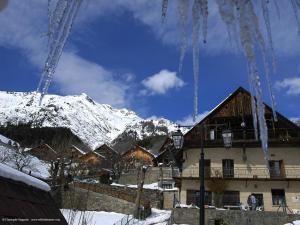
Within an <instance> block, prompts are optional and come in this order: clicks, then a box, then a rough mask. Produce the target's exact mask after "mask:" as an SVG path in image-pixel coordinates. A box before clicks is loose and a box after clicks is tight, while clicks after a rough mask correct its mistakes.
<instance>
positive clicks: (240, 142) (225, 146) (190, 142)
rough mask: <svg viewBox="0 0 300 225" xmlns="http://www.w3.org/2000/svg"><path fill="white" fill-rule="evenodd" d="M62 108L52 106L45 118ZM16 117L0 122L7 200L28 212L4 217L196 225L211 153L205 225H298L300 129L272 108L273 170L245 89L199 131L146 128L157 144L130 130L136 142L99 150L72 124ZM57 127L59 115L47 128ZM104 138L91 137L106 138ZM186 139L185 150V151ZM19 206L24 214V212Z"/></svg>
mask: <svg viewBox="0 0 300 225" xmlns="http://www.w3.org/2000/svg"><path fill="white" fill-rule="evenodd" d="M12 95H14V96H20V95H22V94H14V93H13V94H12ZM2 96H3V94H2ZM24 96H26V94H24ZM56 98H58V97H56ZM3 99H4V97H2V99H1V100H2V101H3ZM90 101H92V100H90ZM1 104H2V103H1ZM57 104H60V103H57V102H56V101H53V102H52V105H51V106H49V105H48V106H45V107H44V108H42V109H41V111H47V110H48V108H49V107H53V108H56V107H57ZM91 104H97V103H95V102H93V103H91ZM14 107H15V108H14ZM18 107H19V106H18V105H14V106H8V105H7V106H6V107H4V108H3V110H1V113H0V114H1V115H2V117H1V124H2V126H1V128H0V134H1V135H0V163H1V167H0V179H1V185H0V188H1V190H2V191H1V192H0V198H1V200H2V201H4V202H5V201H14V202H10V205H11V207H17V208H18V209H20V210H21V208H22V210H21V211H22V213H20V214H17V212H16V211H15V210H12V209H4V208H2V207H0V214H1V217H5V218H8V219H9V218H11V219H13V218H19V219H22V218H23V219H28V218H51V219H52V222H51V221H43V222H41V221H39V222H40V223H39V224H67V222H68V223H69V224H71V223H70V218H72V219H73V220H76V221H77V222H78V223H74V224H86V223H87V224H91V223H88V222H87V221H88V220H91V221H92V219H93V216H94V219H95V218H101V216H104V213H105V212H107V213H108V214H107V215H106V216H107V217H109V216H112V218H114V219H107V222H106V224H107V225H109V224H116V225H117V224H122V225H125V224H168V225H169V224H191V225H194V224H198V218H199V210H198V209H199V208H198V207H199V206H200V198H199V196H200V195H199V193H200V192H199V185H200V180H199V178H200V176H199V157H200V147H201V146H203V148H204V151H205V161H204V162H205V165H204V168H205V169H204V179H205V202H204V204H205V211H206V215H207V216H206V224H242V223H241V222H240V220H236V219H235V218H237V217H238V215H239V214H241V213H242V214H243V215H244V216H243V220H245V221H251V224H266V225H268V224H270V225H271V223H270V221H274V218H276V221H277V222H278V224H284V223H288V222H291V221H294V220H297V219H298V220H299V219H300V189H299V187H300V166H299V161H300V154H299V150H300V127H299V126H298V125H296V124H295V123H293V122H292V121H290V120H289V119H288V118H286V117H285V116H284V115H281V114H280V113H277V116H278V121H274V120H273V119H272V112H271V111H272V110H271V108H270V107H269V106H268V105H265V110H266V114H265V117H266V119H267V125H268V130H269V151H270V159H269V161H268V162H267V164H266V162H265V160H264V156H263V152H262V150H261V147H260V143H259V141H258V140H257V139H256V137H255V132H254V128H253V119H252V111H251V97H250V93H249V92H248V91H247V90H245V89H244V88H242V87H240V88H238V89H237V90H235V92H233V93H232V94H230V95H229V96H228V97H226V98H225V99H224V100H223V101H222V102H221V103H220V104H219V105H218V106H216V107H215V108H214V109H213V110H212V111H210V112H209V113H208V114H207V115H206V116H205V117H204V118H203V119H202V120H201V121H200V122H199V123H198V124H196V125H195V126H193V127H191V128H187V127H182V128H180V127H177V128H176V127H175V126H174V125H172V127H171V130H169V129H168V127H166V126H165V127H164V128H162V127H160V128H159V129H158V130H159V132H158V133H155V132H153V131H154V130H155V129H156V128H155V123H156V122H155V121H154V122H151V121H146V122H142V123H140V124H142V125H141V126H142V127H144V128H146V129H147V130H148V131H149V132H150V131H151V132H150V133H151V135H147V136H145V135H144V136H142V137H141V136H139V134H138V132H139V133H141V131H140V130H139V129H138V128H137V129H136V130H134V129H132V127H131V130H130V132H129V134H128V132H127V131H125V132H123V133H122V132H120V135H119V136H117V138H116V139H115V140H113V141H111V142H106V143H102V144H101V145H99V146H97V147H95V148H92V147H93V146H96V144H95V143H92V142H90V143H87V142H86V140H96V139H97V136H94V137H85V138H82V135H83V134H80V136H77V133H76V132H74V129H73V128H72V127H74V125H76V124H74V123H73V124H72V125H71V124H69V125H64V126H60V125H59V124H57V126H56V125H54V124H51V123H50V122H49V123H48V125H45V122H43V123H40V122H39V125H37V124H35V123H34V119H32V120H31V121H29V120H28V119H27V121H28V123H27V124H26V123H24V120H23V119H20V120H18V121H17V122H16V119H15V118H19V113H23V112H20V110H19V109H18ZM105 107H106V106H105ZM110 110H112V111H113V110H114V109H112V108H110ZM7 111H9V112H10V113H11V115H14V116H12V117H9V114H8V113H7ZM21 111H22V110H21ZM41 111H40V112H36V111H35V112H34V113H35V114H36V115H38V114H40V113H41ZM12 112H13V113H12ZM28 113H30V112H26V114H28ZM4 114H5V116H3V115H4ZM131 115H132V113H131ZM126 116H127V115H125V118H126ZM32 118H36V117H32ZM57 118H59V112H58V115H53V114H49V115H48V117H47V120H48V121H55V120H57ZM119 118H120V117H119ZM145 124H147V126H146V125H145ZM169 124H171V122H170V123H169ZM117 125H118V124H117V123H116V129H118V126H117ZM83 126H85V124H83ZM89 126H92V127H93V126H94V125H93V124H92V125H89ZM135 127H138V126H135ZM147 127H148V128H147ZM149 127H151V128H149ZM77 128H78V129H79V130H80V129H81V127H80V125H78V127H77ZM98 128H99V127H96V126H95V128H93V129H94V130H93V131H91V132H89V133H87V134H86V135H92V134H98V132H97V131H95V129H98ZM175 128H176V129H177V130H176V129H175ZM123 129H124V128H123ZM180 129H182V131H181V130H180ZM120 130H121V128H120ZM125 130H126V129H125ZM162 130H164V133H163V135H162V133H161V132H162ZM142 131H143V129H142ZM79 132H80V131H79ZM180 134H182V138H183V140H182V141H181V145H180V146H179V147H177V142H178V140H177V139H176V137H177V138H178V137H179V136H178V135H180ZM224 134H226V135H224ZM228 134H229V135H228ZM128 136H130V137H132V138H130V139H128V138H127V139H126V137H128ZM99 139H101V140H104V139H103V137H102V136H99ZM128 140H129V141H128ZM176 140H177V141H176ZM99 142H100V141H99ZM97 143H98V142H97ZM179 144H180V143H179ZM21 190H22V193H21V192H20V191H21ZM25 192H26V198H25V199H24V198H23V197H22V196H24V194H25ZM250 195H253V196H255V198H256V200H257V204H256V206H255V209H253V208H251V207H252V206H251V204H249V202H248V196H250ZM37 196H39V197H38V198H37ZM41 196H43V197H41ZM11 198H12V200H9V199H11ZM21 199H22V201H23V203H22V204H23V205H20V204H19V203H18V201H20V200H21ZM32 202H34V204H33V205H32ZM1 205H2V204H1ZM30 205H32V206H30ZM41 206H42V207H43V208H41ZM31 207H36V209H33V208H31ZM58 209H63V210H62V211H61V212H62V213H63V214H64V216H65V218H66V219H64V218H63V217H62V214H61V212H60V211H59V210H58ZM17 211H18V210H17ZM91 212H93V213H91ZM113 213H116V214H113ZM79 214H80V215H81V216H79ZM66 220H68V221H67V222H66ZM100 220H101V219H100ZM269 220H270V221H269ZM112 221H113V222H112ZM147 221H148V222H149V223H148V222H147ZM268 221H269V222H268ZM73 222H74V221H73ZM84 222H86V223H84ZM229 222H230V223H229ZM16 224H17V223H16ZM97 224H104V223H97Z"/></svg>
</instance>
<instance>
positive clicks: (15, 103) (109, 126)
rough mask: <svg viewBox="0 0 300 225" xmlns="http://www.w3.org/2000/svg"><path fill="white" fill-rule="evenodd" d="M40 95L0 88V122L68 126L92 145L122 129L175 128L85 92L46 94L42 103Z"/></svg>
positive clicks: (156, 131) (146, 131)
mask: <svg viewBox="0 0 300 225" xmlns="http://www.w3.org/2000/svg"><path fill="white" fill-rule="evenodd" d="M39 97H40V94H38V93H35V92H26V93H25V92H3V91H0V125H1V126H5V125H6V124H12V125H20V124H30V125H31V126H32V127H67V128H70V129H71V131H72V132H73V133H74V134H75V135H77V136H78V137H79V138H80V139H81V140H82V141H83V142H84V143H86V144H87V145H88V146H89V147H91V148H92V149H95V148H96V147H98V146H100V145H101V144H103V143H111V142H112V141H113V140H114V139H115V138H117V137H118V136H119V135H120V134H122V133H123V132H128V131H134V132H136V136H137V138H139V139H141V138H143V137H145V136H149V135H153V134H155V135H166V134H167V133H168V132H171V131H174V130H175V129H177V128H176V124H175V123H173V122H171V121H169V120H166V119H154V120H150V119H149V120H145V119H143V118H141V117H139V116H138V115H137V114H136V113H135V112H133V111H129V110H127V109H114V108H112V107H111V106H110V105H106V104H99V103H97V102H95V101H93V100H92V99H91V98H90V97H89V96H87V95H86V94H81V95H77V96H58V95H46V96H44V98H43V101H42V104H41V105H39Z"/></svg>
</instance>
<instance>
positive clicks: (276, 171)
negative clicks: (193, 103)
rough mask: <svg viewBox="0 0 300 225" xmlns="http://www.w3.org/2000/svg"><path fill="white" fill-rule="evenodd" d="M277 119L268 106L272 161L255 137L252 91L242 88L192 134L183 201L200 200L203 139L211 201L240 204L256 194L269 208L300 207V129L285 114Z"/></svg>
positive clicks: (185, 156) (186, 155) (187, 148)
mask: <svg viewBox="0 0 300 225" xmlns="http://www.w3.org/2000/svg"><path fill="white" fill-rule="evenodd" d="M277 117H278V121H277V122H276V121H274V120H273V117H272V110H271V108H270V107H269V106H268V105H266V104H265V118H266V121H267V126H268V136H269V156H270V158H269V161H268V162H266V161H265V160H264V154H263V151H262V149H261V143H260V141H259V140H257V139H256V138H255V132H254V128H253V127H254V126H253V119H252V111H251V96H250V93H249V92H248V91H246V90H245V89H243V88H241V87H240V88H238V89H237V90H236V91H235V92H234V93H233V94H231V95H230V96H229V97H227V98H226V99H225V100H224V101H222V102H221V103H220V104H219V105H218V106H217V107H216V108H215V109H213V110H212V111H211V112H210V113H209V114H208V115H207V116H206V117H205V118H204V119H202V120H201V121H200V122H199V123H198V124H197V125H195V126H194V127H193V128H192V129H191V130H190V131H189V132H188V133H186V134H185V135H184V144H183V149H182V159H183V160H184V162H183V164H182V174H181V177H180V178H179V181H180V183H181V185H180V186H181V191H180V201H181V203H183V204H191V203H194V204H196V205H197V204H199V186H200V181H199V158H200V146H201V137H202V138H203V146H204V153H205V190H206V193H205V204H206V205H215V206H218V207H235V206H239V205H240V203H242V204H247V198H248V196H249V195H250V194H253V195H254V196H256V198H257V200H258V205H259V206H260V207H261V208H263V209H264V210H266V211H277V210H278V208H279V206H283V205H287V206H288V208H289V209H300V128H299V127H298V126H296V125H295V124H294V123H293V122H291V121H290V120H288V119H287V118H286V117H284V116H283V115H281V114H280V113H277ZM224 137H225V138H226V137H227V139H224ZM229 137H231V141H230V138H229ZM228 138H229V139H228ZM228 140H229V142H228ZM224 144H225V145H224ZM281 210H282V208H281Z"/></svg>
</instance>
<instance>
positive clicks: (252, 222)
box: [172, 208, 300, 225]
mask: <svg viewBox="0 0 300 225" xmlns="http://www.w3.org/2000/svg"><path fill="white" fill-rule="evenodd" d="M215 220H223V222H224V223H223V224H226V225H283V224H285V223H288V222H292V221H294V220H300V215H293V214H285V213H283V212H279V213H277V212H258V211H240V210H215V209H206V210H205V225H215ZM172 222H173V223H176V224H189V225H198V224H199V209H187V208H175V209H173V211H172Z"/></svg>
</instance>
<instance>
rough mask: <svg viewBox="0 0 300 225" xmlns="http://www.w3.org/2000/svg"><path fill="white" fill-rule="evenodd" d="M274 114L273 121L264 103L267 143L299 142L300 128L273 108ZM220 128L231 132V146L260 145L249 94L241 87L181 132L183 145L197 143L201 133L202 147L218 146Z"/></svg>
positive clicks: (219, 143)
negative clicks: (243, 125) (187, 130)
mask: <svg viewBox="0 0 300 225" xmlns="http://www.w3.org/2000/svg"><path fill="white" fill-rule="evenodd" d="M276 114H277V118H278V121H274V119H273V115H272V109H271V108H270V107H269V106H268V105H266V104H265V118H266V122H267V126H268V136H269V146H271V147H277V146H291V147H293V146H300V128H299V127H298V126H297V125H296V124H294V123H293V122H291V121H290V120H289V119H287V118H286V117H284V116H283V115H281V114H280V113H278V112H276ZM242 123H244V124H245V127H244V128H243V127H242V126H241V124H242ZM224 130H230V131H231V132H232V134H233V143H232V144H233V147H243V146H244V145H245V146H246V147H259V146H260V141H259V140H257V139H256V138H255V132H254V126H253V117H252V110H251V95H250V93H249V92H248V91H247V90H245V89H244V88H242V87H240V88H238V89H237V90H236V91H235V92H234V93H233V94H231V95H230V96H229V97H227V98H226V99H225V100H224V101H223V102H221V104H219V105H218V106H217V107H216V108H215V109H213V110H212V111H211V112H210V113H209V114H208V115H207V116H206V117H205V118H204V119H203V120H201V121H200V122H199V123H198V124H197V125H196V126H194V127H193V128H192V129H191V130H190V131H189V132H188V133H187V134H185V136H184V148H191V147H199V146H200V143H201V137H203V140H204V146H205V147H221V146H223V139H222V132H223V131H224ZM258 137H259V134H258Z"/></svg>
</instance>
